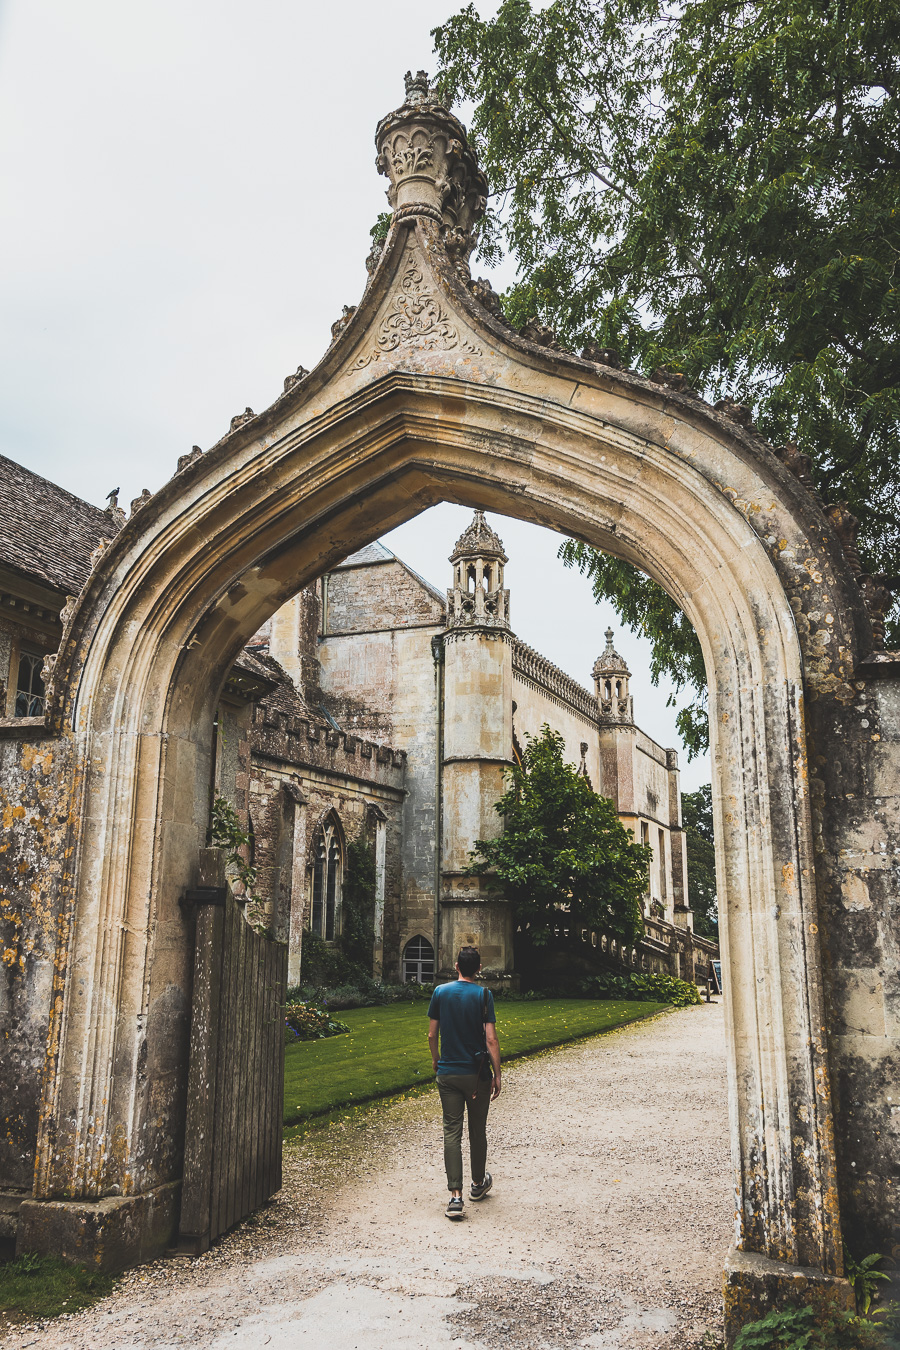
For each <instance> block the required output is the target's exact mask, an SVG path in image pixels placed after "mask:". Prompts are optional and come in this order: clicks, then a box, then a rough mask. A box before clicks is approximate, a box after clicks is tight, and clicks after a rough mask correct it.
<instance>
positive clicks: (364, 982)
mask: <svg viewBox="0 0 900 1350" xmlns="http://www.w3.org/2000/svg"><path fill="white" fill-rule="evenodd" d="M433 992H434V985H432V984H412V983H409V984H381V983H380V981H378V980H373V979H372V977H371V976H370V975H362V976H358V977H357V978H356V979H355V980H353V981H352V982H349V983H346V984H333V985H316V984H295V985H291V987H290V988H289V989H288V991H287V995H286V997H287V1001H288V1002H289V1003H290V1002H292V1001H294V1000H298V999H299V1000H302V1001H303V1002H311V1003H320V1004H323V1005H325V1006H327V1007H328V1008H330V1009H331V1010H332V1011H340V1010H342V1009H345V1008H381V1007H384V1006H385V1004H387V1003H420V1002H425V1001H426V1000H428V999H430V998H431V995H432V993H433Z"/></svg>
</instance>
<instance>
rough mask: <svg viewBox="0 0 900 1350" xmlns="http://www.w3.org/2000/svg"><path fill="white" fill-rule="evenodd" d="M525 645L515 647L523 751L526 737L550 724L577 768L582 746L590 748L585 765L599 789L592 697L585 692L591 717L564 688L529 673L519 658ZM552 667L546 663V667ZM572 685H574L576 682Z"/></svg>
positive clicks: (516, 723) (516, 726)
mask: <svg viewBox="0 0 900 1350" xmlns="http://www.w3.org/2000/svg"><path fill="white" fill-rule="evenodd" d="M522 646H524V644H520V643H518V642H514V644H513V699H514V701H515V705H516V708H515V712H514V713H513V730H514V732H515V735H516V739H517V741H518V743H519V746H520V748H521V749H523V750H524V748H525V745H526V737H527V736H532V737H534V736H539V735H540V733H541V727H542V726H543V724H544V723H545V722H547V723H549V725H550V726H551V727H553V729H554V731H558V732H559V734H560V735H561V736H562V738H563V740H564V741H565V743H566V750H565V758H566V761H567V762H568V763H569V764H574V765H575V767H576V768H578V767H580V765H581V763H582V755H581V747H582V745H583V744H586V745H587V752H586V756H585V759H584V763H585V765H586V767H587V771H588V777H589V778H590V780H591V785H592V786H593V787H594V789H595V790H596V789H597V787H598V784H599V782H600V746H599V743H598V741H597V711H596V700H595V699H594V698H593V696H592V695H587V691H586V690H583V691H582V692H583V693H585V694H586V695H587V696H588V697H590V698H591V701H592V702H593V703H594V712H593V716H592V715H591V714H590V713H588V712H586V711H584V710H583V708H581V707H577V706H573V704H572V702H571V701H570V700H569V699H567V698H565V697H564V694H563V690H562V689H561V688H554V687H550V688H548V687H547V684H546V683H545V682H544V681H543V680H538V679H537V678H535V674H536V673H537V672H536V671H535V674H532V673H529V671H528V670H527V668H523V665H522V663H521V661H519V660H518V659H517V657H518V655H519V651H520V648H521V647H522ZM535 655H536V653H535ZM549 664H550V663H549V662H547V665H549ZM553 669H555V667H553ZM561 673H562V672H560V674H561ZM572 683H573V684H574V681H572Z"/></svg>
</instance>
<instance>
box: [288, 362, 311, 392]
mask: <svg viewBox="0 0 900 1350" xmlns="http://www.w3.org/2000/svg"><path fill="white" fill-rule="evenodd" d="M308 374H309V371H308V370H307V369H306V367H305V366H298V367H297V369H296V370H295V371H294V373H293V375H289V376H288V377H287V379H286V380H285V382H284V392H285V393H287V391H288V390H289V389H293V388H294V386H295V385H297V384H299V383H300V381H301V380H305V379H306V377H307V375H308Z"/></svg>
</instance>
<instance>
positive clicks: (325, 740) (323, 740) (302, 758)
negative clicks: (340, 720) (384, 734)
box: [252, 705, 406, 788]
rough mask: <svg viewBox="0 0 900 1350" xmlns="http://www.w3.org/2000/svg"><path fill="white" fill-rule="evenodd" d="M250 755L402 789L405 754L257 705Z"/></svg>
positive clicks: (308, 719) (302, 718)
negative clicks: (251, 752)
mask: <svg viewBox="0 0 900 1350" xmlns="http://www.w3.org/2000/svg"><path fill="white" fill-rule="evenodd" d="M252 740H253V753H254V755H257V756H261V757H262V758H268V759H273V760H278V761H280V762H282V763H286V764H296V765H300V766H304V767H309V766H312V767H314V768H317V769H321V770H323V771H326V772H331V773H338V774H342V775H344V776H345V777H347V778H353V779H367V780H374V781H376V782H379V783H381V784H383V785H384V786H386V787H394V788H402V787H403V780H404V778H405V775H406V751H405V750H396V749H394V748H393V747H392V746H390V745H380V744H379V743H378V742H377V741H370V740H366V739H365V738H364V737H362V736H356V735H354V734H353V733H352V732H347V731H340V730H338V729H337V728H336V727H329V726H327V725H325V724H323V723H322V722H317V721H315V720H314V719H312V718H305V717H292V716H290V714H288V713H283V712H277V711H274V712H273V711H271V710H267V709H264V708H263V707H262V706H260V705H257V707H256V709H255V716H254V721H253V728H252Z"/></svg>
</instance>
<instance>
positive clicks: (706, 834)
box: [681, 783, 719, 940]
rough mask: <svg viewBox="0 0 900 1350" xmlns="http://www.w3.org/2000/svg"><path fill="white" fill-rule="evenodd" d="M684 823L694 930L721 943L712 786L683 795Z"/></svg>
mask: <svg viewBox="0 0 900 1350" xmlns="http://www.w3.org/2000/svg"><path fill="white" fill-rule="evenodd" d="M681 821H682V824H683V826H684V833H685V841H686V843H687V868H688V897H689V899H690V902H691V908H692V909H693V911H694V931H695V932H697V933H699V934H700V936H701V937H706V938H713V939H714V940H718V937H719V909H718V904H717V901H716V850H715V836H714V835H713V815H712V788H711V786H710V784H709V783H705V784H704V785H703V787H701V788H698V789H697V791H696V792H683V793H682V794H681Z"/></svg>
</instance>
